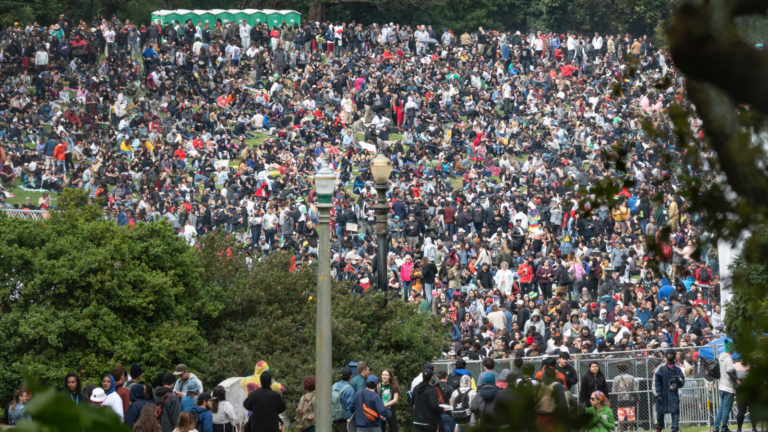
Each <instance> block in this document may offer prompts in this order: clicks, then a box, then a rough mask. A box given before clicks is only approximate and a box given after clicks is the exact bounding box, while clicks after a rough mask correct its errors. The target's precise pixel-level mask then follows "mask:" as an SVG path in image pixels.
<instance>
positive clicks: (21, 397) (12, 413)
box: [8, 389, 29, 425]
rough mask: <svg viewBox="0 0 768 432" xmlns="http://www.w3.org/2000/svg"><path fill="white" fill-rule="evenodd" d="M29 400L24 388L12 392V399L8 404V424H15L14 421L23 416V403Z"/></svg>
mask: <svg viewBox="0 0 768 432" xmlns="http://www.w3.org/2000/svg"><path fill="white" fill-rule="evenodd" d="M28 400H29V393H27V391H26V390H24V389H21V390H16V391H15V392H14V393H13V400H12V401H11V403H10V404H9V405H8V424H9V425H15V424H16V422H18V421H19V420H21V419H22V418H23V417H24V405H25V404H26V403H27V401H28Z"/></svg>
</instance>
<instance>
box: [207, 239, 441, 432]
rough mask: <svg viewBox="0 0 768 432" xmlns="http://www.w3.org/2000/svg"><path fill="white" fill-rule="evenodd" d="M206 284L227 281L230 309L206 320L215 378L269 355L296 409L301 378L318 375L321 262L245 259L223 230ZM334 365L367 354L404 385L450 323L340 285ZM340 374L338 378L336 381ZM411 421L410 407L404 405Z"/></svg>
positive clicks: (213, 244)
mask: <svg viewBox="0 0 768 432" xmlns="http://www.w3.org/2000/svg"><path fill="white" fill-rule="evenodd" d="M199 254H200V256H201V262H202V263H203V268H204V269H205V272H204V274H205V276H204V284H206V285H210V286H218V285H221V286H227V287H228V289H227V290H224V291H220V297H219V298H218V299H217V301H218V302H220V303H221V304H222V305H224V309H222V311H221V313H220V315H219V318H218V319H217V320H215V321H210V322H206V323H203V329H204V332H205V333H204V334H205V338H206V340H207V342H208V346H209V349H208V351H207V356H206V358H207V359H210V360H209V361H207V362H204V363H201V364H199V365H198V366H199V367H198V368H197V370H200V371H201V372H202V374H203V375H204V376H205V378H206V379H207V381H208V382H210V383H212V384H213V383H218V382H220V381H222V380H224V379H226V378H228V377H233V376H247V375H251V374H252V373H253V367H254V365H255V364H256V362H258V361H259V360H266V361H267V363H268V364H269V365H270V369H271V370H272V371H273V374H274V376H275V377H276V379H277V380H279V381H280V382H281V383H282V384H283V385H285V387H286V394H285V399H286V401H287V402H288V404H289V410H288V411H289V415H292V414H293V410H294V409H295V405H296V403H297V402H298V400H299V397H300V396H301V393H302V389H301V381H302V380H303V379H304V377H306V376H309V375H314V374H315V357H314V356H315V310H316V303H315V301H314V296H315V288H316V284H317V279H316V274H315V267H314V266H313V267H312V268H304V269H300V270H297V271H295V272H289V271H288V269H289V268H290V266H291V262H290V256H288V255H285V254H273V255H269V256H267V257H264V258H263V259H262V260H261V261H260V262H258V261H257V262H255V263H254V264H253V266H252V268H249V266H248V265H247V264H246V261H245V259H244V254H242V253H241V251H240V250H238V249H237V248H236V247H235V246H233V245H232V243H231V242H230V241H229V240H228V239H226V238H224V237H219V236H207V237H205V239H204V240H203V242H202V247H201V248H200V249H199ZM332 307H333V363H334V365H336V366H337V369H341V368H342V367H343V366H345V365H347V364H348V363H349V362H350V361H352V360H365V361H366V362H368V363H370V364H371V366H372V368H373V370H374V373H379V372H380V371H381V370H382V369H383V368H391V369H392V370H393V371H394V373H395V374H396V376H397V377H398V378H400V382H401V383H402V384H401V389H403V390H401V395H400V397H401V400H402V401H403V404H404V405H403V407H405V406H406V405H405V402H404V401H405V393H404V390H405V389H406V388H407V387H408V383H410V381H411V379H413V377H415V376H416V375H417V374H418V373H419V372H420V371H421V366H422V365H423V363H424V362H425V361H429V360H431V359H433V358H435V357H436V356H438V355H439V354H440V352H441V349H442V348H443V345H444V344H445V341H446V337H447V334H448V333H447V329H446V328H445V326H444V325H443V324H441V323H440V321H439V320H438V319H437V318H436V317H435V316H433V315H431V314H419V313H417V311H416V308H415V306H414V305H410V304H404V303H402V302H401V301H390V302H387V303H386V305H385V302H384V297H383V294H366V295H364V296H362V297H360V296H357V295H351V294H350V293H349V292H348V291H347V290H346V289H345V288H343V287H341V286H334V287H333V306H332ZM335 380H338V375H336V376H334V381H335ZM400 412H401V413H404V414H405V416H403V417H402V418H401V421H402V422H403V425H404V427H410V424H409V423H408V418H409V417H410V410H409V409H401V410H400Z"/></svg>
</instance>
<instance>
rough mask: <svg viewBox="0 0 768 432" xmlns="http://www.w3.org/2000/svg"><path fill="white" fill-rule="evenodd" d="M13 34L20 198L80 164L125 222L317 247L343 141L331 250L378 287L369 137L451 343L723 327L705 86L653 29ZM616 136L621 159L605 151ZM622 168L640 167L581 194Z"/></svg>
mask: <svg viewBox="0 0 768 432" xmlns="http://www.w3.org/2000/svg"><path fill="white" fill-rule="evenodd" d="M0 49H1V56H2V62H0V77H1V79H2V87H1V88H0V92H2V93H0V134H1V135H2V141H1V142H0V165H1V166H2V169H0V181H2V185H3V189H0V205H4V206H6V207H10V205H8V204H6V197H7V194H8V193H9V192H14V193H24V192H23V191H24V190H25V189H26V190H45V191H46V193H45V194H44V195H43V196H42V197H41V198H40V199H39V202H38V203H37V204H35V203H33V202H31V201H30V200H27V202H26V203H25V204H23V205H21V206H19V205H17V207H20V208H26V209H34V208H48V207H51V206H55V200H53V201H52V200H51V197H50V195H49V194H48V192H61V191H62V190H63V189H64V188H78V189H82V190H84V191H86V192H87V193H88V194H89V196H90V197H91V198H92V199H93V200H94V202H103V205H104V218H106V219H109V220H114V221H115V223H117V224H119V225H125V226H128V227H130V226H133V225H134V224H136V223H142V222H146V221H156V220H164V221H166V222H167V223H169V224H171V225H172V226H173V227H174V228H175V229H176V230H177V232H178V233H179V235H180V236H183V237H184V238H185V239H186V241H187V242H189V244H190V245H193V244H195V243H196V241H197V238H198V236H201V235H204V234H206V233H210V232H215V231H226V232H230V233H232V235H233V236H234V237H235V238H236V239H237V240H238V241H239V242H241V243H242V244H243V245H245V246H246V248H247V250H248V254H249V255H250V257H249V259H257V257H258V256H260V255H262V254H264V253H269V252H272V251H276V250H284V251H288V252H290V253H291V254H294V255H295V256H296V263H297V266H306V265H309V264H310V263H311V262H312V261H313V260H315V259H316V256H317V253H316V252H317V247H318V245H317V241H318V233H317V223H318V211H317V206H316V199H317V197H316V193H315V192H314V190H313V184H312V179H313V175H314V174H315V172H316V171H317V170H318V168H319V167H320V166H321V165H329V166H331V167H332V168H333V169H334V170H335V172H336V173H337V174H338V179H339V182H338V187H337V189H336V191H335V193H334V197H333V203H334V207H333V210H332V228H331V230H332V233H331V243H332V245H331V249H332V254H333V261H332V273H333V275H334V277H335V278H336V279H338V280H341V281H347V282H349V284H350V286H351V287H352V291H353V292H357V293H361V294H364V293H365V292H366V291H368V290H371V289H374V290H375V289H377V287H375V281H376V277H375V274H376V271H377V269H376V259H375V256H376V253H377V251H376V246H375V245H376V239H375V232H374V230H375V227H374V225H375V217H374V213H373V208H374V207H373V206H374V204H375V202H376V198H377V197H376V191H375V189H374V188H373V183H372V177H371V173H370V162H371V160H372V156H373V154H372V152H371V151H369V150H370V149H371V145H374V146H375V148H377V149H378V150H379V151H381V152H382V153H384V154H385V155H386V156H388V157H389V158H390V159H391V161H392V163H393V166H394V171H393V173H392V176H391V183H390V187H389V189H388V191H387V196H386V200H387V202H388V203H389V205H390V208H391V209H390V210H391V211H390V212H389V215H388V228H389V230H388V231H389V235H388V238H387V241H388V249H387V251H384V253H386V254H387V268H386V269H385V270H384V271H387V274H388V280H389V286H388V287H387V288H388V290H389V292H390V293H392V294H393V296H398V297H399V298H402V299H403V300H404V301H407V302H414V303H417V304H418V306H419V308H420V310H421V311H422V312H424V313H434V314H437V315H439V316H441V317H442V318H443V320H444V321H445V323H446V324H447V325H448V326H449V327H450V329H451V332H450V333H451V339H452V342H453V343H454V345H453V346H452V347H451V348H450V349H448V350H446V355H447V356H449V357H455V358H467V359H480V358H482V357H489V358H497V359H498V358H510V357H524V356H529V357H530V356H536V355H543V354H545V353H546V354H556V355H557V354H559V353H591V352H600V353H605V352H610V351H622V350H638V349H644V348H653V347H656V348H669V347H686V346H697V345H702V344H704V343H706V342H708V341H709V340H711V339H712V338H713V337H714V336H716V335H718V334H720V333H722V332H723V316H722V311H721V305H720V293H719V278H718V258H717V248H716V245H712V244H709V245H708V244H707V234H706V226H702V223H701V221H700V220H699V219H698V217H697V215H696V214H694V213H692V212H690V211H689V203H688V202H686V200H685V199H684V198H683V197H681V196H680V195H679V194H678V193H676V191H677V190H678V186H679V181H678V179H677V176H676V173H678V172H686V173H690V168H689V165H688V164H687V163H686V160H685V158H684V155H683V153H682V149H679V148H678V147H676V146H675V140H674V136H673V134H672V133H671V132H670V131H671V125H670V121H669V119H668V118H667V117H666V112H667V109H668V108H669V106H670V105H671V104H673V103H682V104H685V103H687V101H686V99H685V94H684V91H683V83H684V78H683V77H682V76H681V75H680V74H679V73H678V72H677V71H676V70H675V69H674V68H673V67H672V66H671V65H669V64H668V60H667V55H666V53H665V52H664V51H663V50H660V49H658V48H656V47H655V46H654V44H653V42H652V41H651V40H650V39H648V38H647V37H645V36H642V37H640V36H630V35H601V34H597V33H595V34H594V35H579V34H574V33H570V32H569V33H562V34H560V33H556V32H530V33H521V32H520V31H491V30H486V29H482V28H480V29H478V30H477V31H474V32H472V33H469V32H464V33H462V34H454V33H453V32H452V30H451V29H442V30H441V31H440V30H437V29H433V28H431V27H429V26H417V27H416V28H415V29H414V28H411V27H409V26H405V25H397V24H392V23H389V24H384V25H377V24H373V25H370V26H363V25H360V24H357V23H340V24H331V23H315V22H305V23H302V24H300V25H294V26H287V25H282V26H280V27H275V28H272V29H270V28H268V27H267V26H266V25H261V26H260V25H256V26H250V25H248V24H247V23H244V22H243V23H238V22H221V21H218V20H217V21H216V22H215V23H208V22H206V23H195V22H186V23H178V22H174V23H165V24H164V25H160V24H157V23H155V24H150V25H136V24H134V23H131V22H129V21H127V20H126V21H121V20H119V19H118V18H116V17H112V18H111V19H102V18H99V19H94V20H93V21H92V22H90V23H86V22H82V21H81V22H79V23H75V22H73V21H72V20H70V19H68V18H67V17H66V16H64V15H62V16H61V17H60V19H59V20H58V22H56V23H54V24H51V25H48V26H41V25H38V24H36V23H27V24H26V25H24V26H22V25H20V24H18V23H16V24H15V25H13V26H10V27H8V28H5V29H3V30H2V32H0ZM645 122H647V123H649V124H651V125H653V126H654V127H655V128H657V129H658V130H659V131H661V132H662V133H661V134H659V135H658V136H656V135H654V136H651V135H649V134H647V133H646V132H645V131H644V129H643V124H644V123H645ZM699 128H700V124H699V122H698V121H697V120H693V121H692V122H691V129H692V132H693V134H694V136H700V133H701V131H700V130H699ZM617 145H618V146H619V147H621V149H622V150H623V151H626V152H627V154H628V161H627V164H626V168H625V169H624V170H623V171H621V172H619V171H618V170H616V169H615V167H614V166H613V165H611V164H610V163H608V162H607V161H606V160H604V158H603V157H601V153H600V152H601V150H604V149H609V148H611V147H612V146H617ZM662 155H671V158H669V159H667V158H665V157H662ZM705 156H706V155H705ZM704 162H705V164H704V167H705V168H704V169H705V171H704V172H701V173H696V174H698V175H699V176H701V177H702V179H703V180H704V184H706V183H707V182H708V181H711V179H712V178H713V176H712V174H711V173H710V172H708V171H706V170H707V169H708V165H707V164H706V160H705V161H704ZM605 179H620V180H626V181H628V184H630V185H631V186H628V187H625V188H623V189H621V191H620V192H619V193H618V195H616V197H615V200H614V201H613V202H612V203H611V205H610V206H609V205H608V204H605V205H602V206H600V207H597V208H585V207H584V206H583V204H580V202H581V201H580V199H581V198H583V196H584V194H582V193H580V190H582V191H583V190H585V188H587V189H588V188H589V187H590V186H591V185H594V184H596V182H598V181H600V180H605ZM656 196H662V197H663V199H662V200H661V201H658V200H655V199H654V197H656ZM99 199H101V200H103V201H97V200H99ZM666 228H668V229H669V231H670V237H669V240H666V239H661V240H660V245H661V248H660V250H655V249H652V248H650V247H649V245H648V244H647V242H646V238H660V237H659V234H660V233H661V232H662V231H663V230H665V229H666ZM699 240H701V241H702V243H703V244H704V245H705V246H704V247H703V248H701V247H697V243H698V241H699Z"/></svg>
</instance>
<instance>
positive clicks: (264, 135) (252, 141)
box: [244, 132, 272, 147]
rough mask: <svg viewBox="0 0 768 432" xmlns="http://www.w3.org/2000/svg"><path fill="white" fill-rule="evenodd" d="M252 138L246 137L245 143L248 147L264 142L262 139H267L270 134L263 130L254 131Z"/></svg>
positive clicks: (257, 145)
mask: <svg viewBox="0 0 768 432" xmlns="http://www.w3.org/2000/svg"><path fill="white" fill-rule="evenodd" d="M253 135H254V137H253V138H246V139H245V140H244V141H245V144H246V145H247V146H249V147H260V146H261V145H262V144H264V141H266V140H267V138H270V137H271V136H272V135H270V134H268V133H263V132H254V133H253Z"/></svg>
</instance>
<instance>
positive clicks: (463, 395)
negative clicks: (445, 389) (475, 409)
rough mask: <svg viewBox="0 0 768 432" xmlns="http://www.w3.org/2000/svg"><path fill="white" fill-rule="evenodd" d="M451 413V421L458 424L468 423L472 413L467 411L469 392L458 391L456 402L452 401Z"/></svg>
mask: <svg viewBox="0 0 768 432" xmlns="http://www.w3.org/2000/svg"><path fill="white" fill-rule="evenodd" d="M451 411H452V414H451V415H452V416H453V421H455V422H456V423H459V424H463V423H469V419H470V418H471V417H472V411H471V410H470V409H469V390H467V391H464V392H462V391H459V394H458V396H456V400H454V401H453V407H452V410H451Z"/></svg>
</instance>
